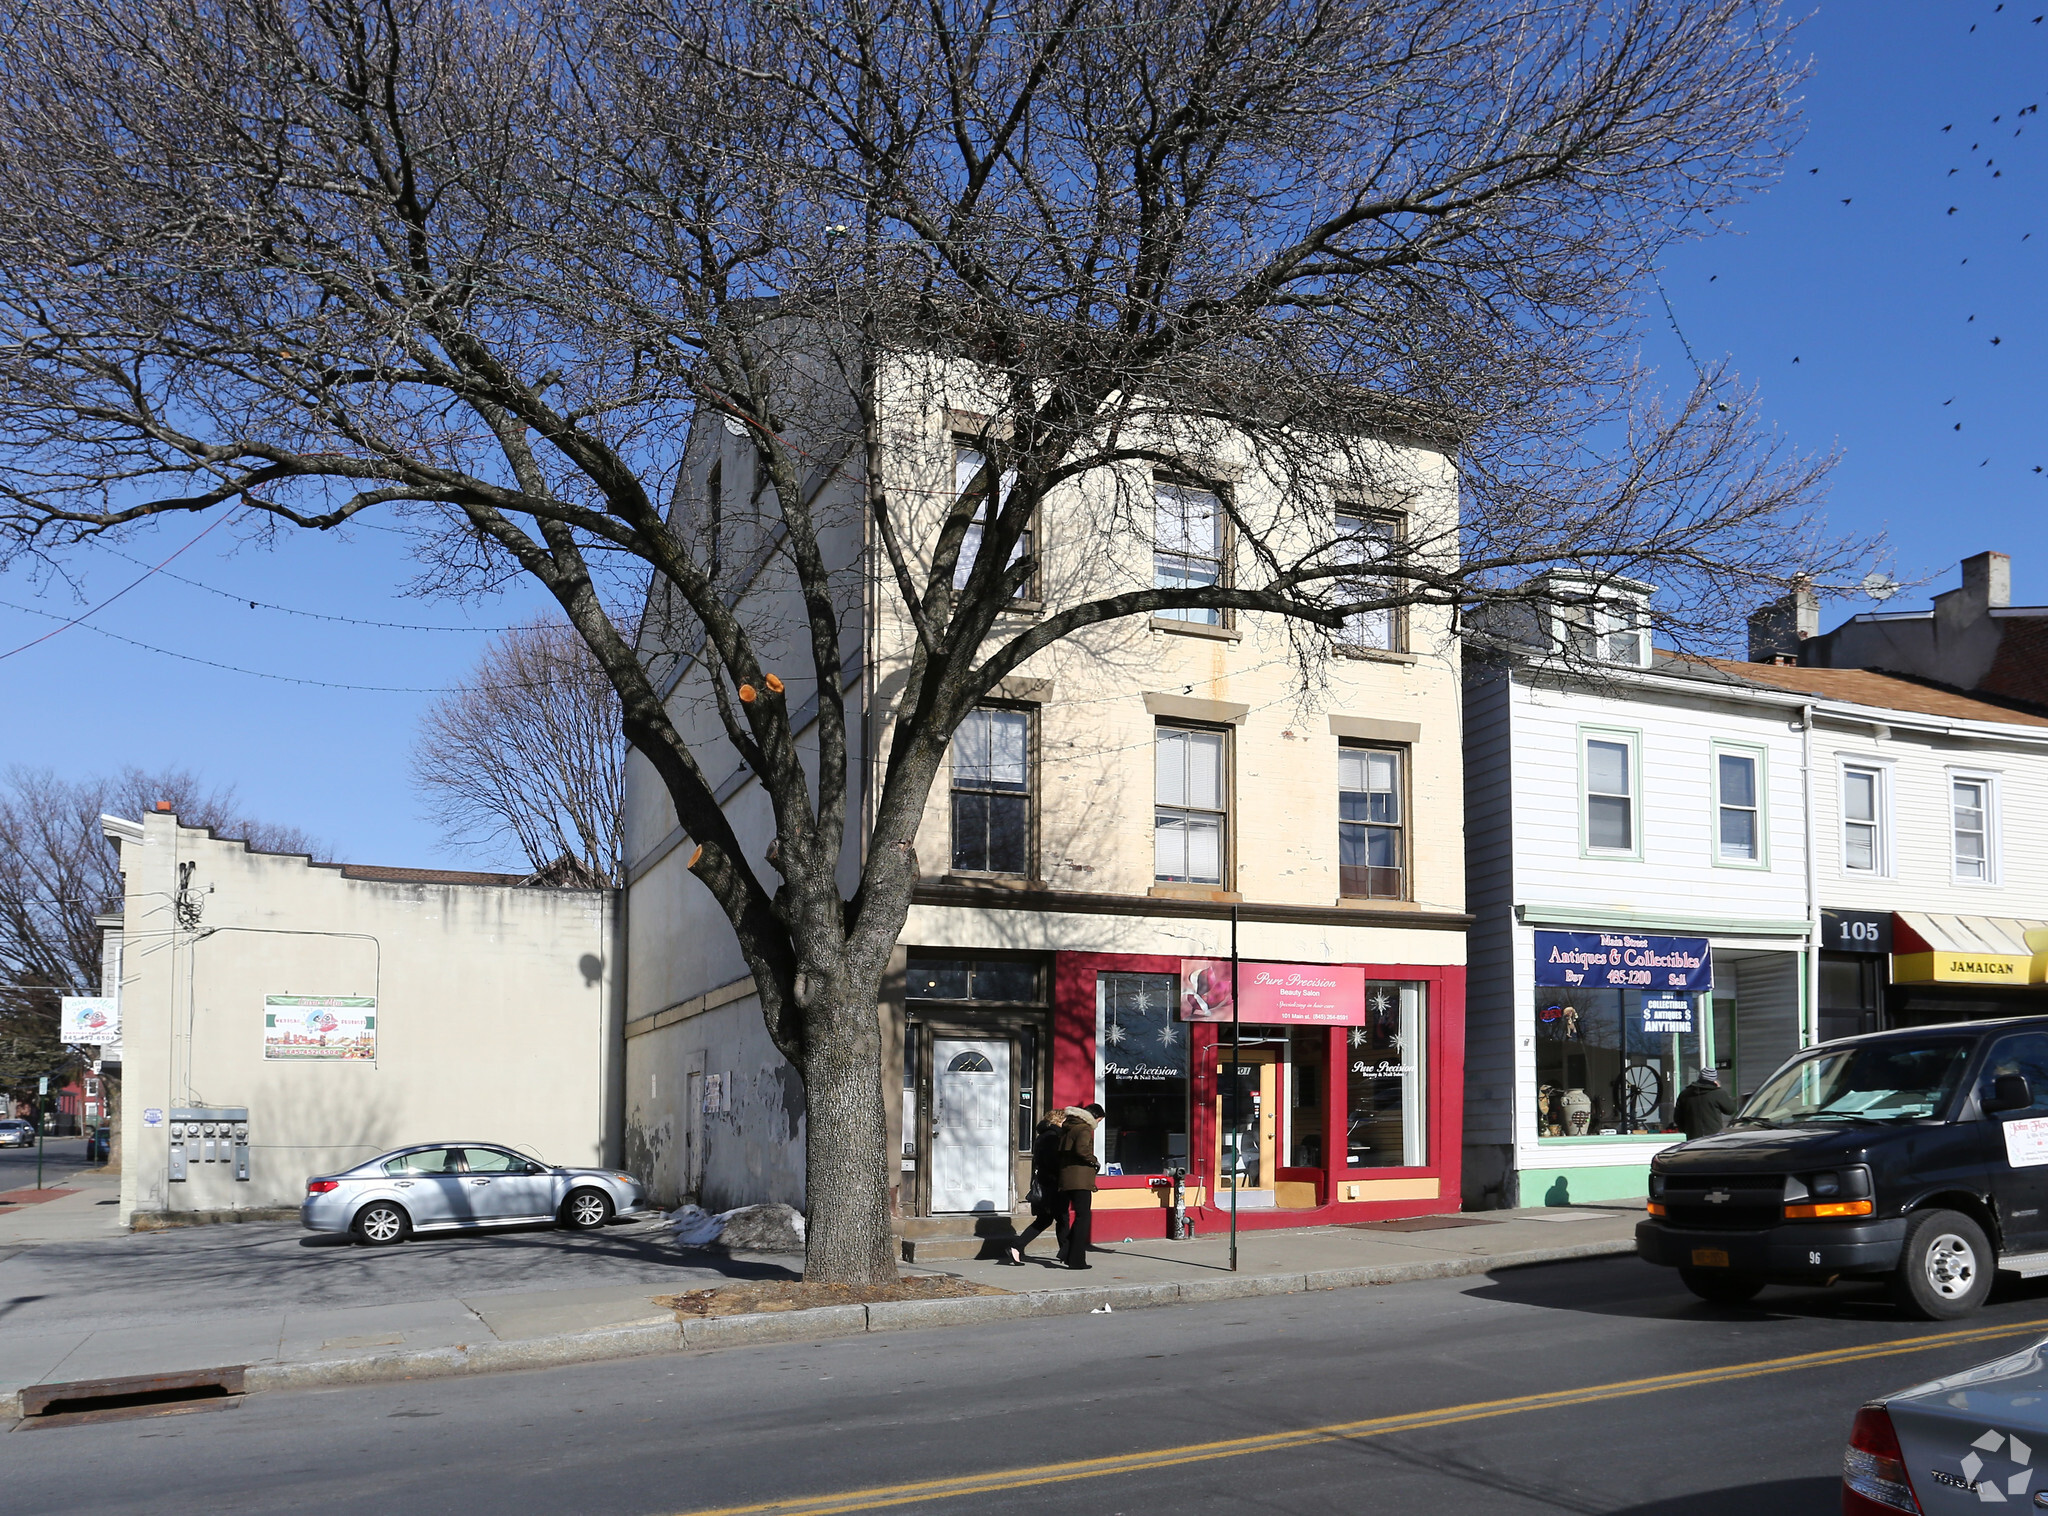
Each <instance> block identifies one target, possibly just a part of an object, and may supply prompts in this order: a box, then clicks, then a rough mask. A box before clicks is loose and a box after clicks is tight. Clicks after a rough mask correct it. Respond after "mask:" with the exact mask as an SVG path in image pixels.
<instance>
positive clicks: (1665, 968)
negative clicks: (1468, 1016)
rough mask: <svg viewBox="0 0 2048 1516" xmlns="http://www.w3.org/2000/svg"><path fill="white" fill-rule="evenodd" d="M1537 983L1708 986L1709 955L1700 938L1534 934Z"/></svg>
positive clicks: (1637, 987)
mask: <svg viewBox="0 0 2048 1516" xmlns="http://www.w3.org/2000/svg"><path fill="white" fill-rule="evenodd" d="M1536 983H1537V985H1538V987H1540V988H1545V989H1597V990H1710V989H1712V988H1713V987H1714V958H1713V953H1712V951H1711V950H1710V949H1709V948H1708V947H1707V939H1706V938H1704V937H1638V936H1636V935H1635V934H1633V933H1630V932H1538V933H1537V934H1536Z"/></svg>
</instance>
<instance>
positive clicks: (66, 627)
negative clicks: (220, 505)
mask: <svg viewBox="0 0 2048 1516" xmlns="http://www.w3.org/2000/svg"><path fill="white" fill-rule="evenodd" d="M232 515H234V512H232V511H230V512H228V513H226V514H225V515H221V516H216V517H214V519H213V520H212V521H210V522H208V523H207V524H206V525H205V526H204V527H202V528H201V529H200V530H199V532H198V534H197V535H196V536H194V537H193V539H192V540H191V541H190V542H188V543H186V544H185V546H184V547H181V548H179V549H178V550H177V551H176V552H173V553H172V554H170V556H169V557H167V558H165V559H164V560H163V562H162V563H157V564H154V565H152V566H151V567H150V570H149V573H146V574H143V575H141V576H140V577H138V578H136V579H134V580H133V581H131V582H130V583H128V584H126V585H123V586H122V587H121V588H120V589H118V590H116V591H114V593H113V594H111V595H109V596H107V598H106V599H104V600H102V601H101V602H100V603H99V604H98V605H96V606H94V607H93V608H92V609H91V610H89V611H80V612H79V613H78V614H77V615H76V616H73V617H72V618H71V619H70V620H69V621H64V618H63V617H62V616H50V619H51V620H52V621H64V624H63V625H62V626H60V627H58V628H56V630H54V631H48V632H45V633H43V635H42V636H40V637H37V638H34V639H32V640H31V641H28V642H24V643H23V644H22V645H21V646H20V647H17V648H9V649H8V650H7V651H6V652H4V653H0V663H5V662H6V661H7V660H8V659H9V658H12V657H13V656H14V655H15V654H16V653H25V652H27V651H28V650H29V649H30V648H32V647H37V646H40V645H41V644H42V643H45V642H48V641H49V640H50V639H51V638H52V637H56V636H60V635H61V634H63V633H65V632H68V631H70V630H71V628H73V627H74V626H77V625H79V624H80V623H81V622H83V621H84V620H85V618H86V617H88V616H96V615H98V614H99V613H100V612H101V611H103V610H105V609H106V608H107V607H108V606H110V605H112V604H113V603H114V602H115V601H116V600H119V599H120V598H121V597H122V596H123V595H125V594H127V593H128V591H129V590H132V589H134V588H135V586H136V585H138V584H140V583H142V581H143V580H144V579H147V578H148V577H149V576H150V574H157V573H161V572H162V571H163V567H164V564H165V563H169V562H170V561H171V559H172V558H175V557H177V556H178V553H182V552H184V551H185V550H186V549H187V548H191V547H193V546H195V545H197V543H198V541H199V539H200V538H201V537H204V536H205V535H206V534H207V533H208V532H210V531H212V530H213V529H214V528H215V527H217V526H219V525H220V524H221V523H222V522H223V521H226V520H228V519H229V517H230V516H232ZM16 609H20V607H16ZM33 614H35V615H38V616H49V615H50V613H49V612H48V611H36V612H34V613H33ZM91 630H93V631H95V632H96V631H98V630H99V628H98V627H93V628H91ZM108 635H110V636H111V635H112V634H111V633H109V634H108Z"/></svg>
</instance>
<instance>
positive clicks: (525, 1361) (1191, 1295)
mask: <svg viewBox="0 0 2048 1516" xmlns="http://www.w3.org/2000/svg"><path fill="white" fill-rule="evenodd" d="M97 1177H100V1176H93V1175H86V1176H81V1178H80V1180H78V1181H75V1182H77V1183H79V1184H80V1190H79V1193H77V1194H75V1195H70V1196H66V1197H63V1198H61V1199H58V1200H53V1201H49V1202H46V1203H42V1204H37V1205H32V1206H21V1207H19V1208H17V1209H16V1210H15V1211H13V1212H12V1213H5V1212H0V1257H4V1256H6V1255H7V1254H8V1253H9V1251H10V1249H11V1248H12V1247H13V1246H14V1245H16V1244H27V1243H32V1242H38V1241H44V1240H50V1241H58V1240H63V1241H70V1240H78V1239H84V1238H89V1237H97V1236H101V1235H105V1234H106V1233H108V1232H110V1231H111V1232H115V1233H118V1232H119V1228H118V1227H115V1226H112V1224H111V1221H110V1217H111V1214H112V1213H111V1208H107V1207H104V1206H103V1205H102V1203H101V1202H103V1201H104V1200H105V1199H106V1198H107V1196H108V1195H109V1194H110V1193H111V1191H110V1188H109V1184H110V1183H111V1179H110V1178H108V1179H104V1180H103V1181H102V1182H100V1183H98V1184H95V1183H93V1182H92V1181H93V1180H94V1179H95V1178H97ZM1639 1216H1640V1211H1639V1210H1638V1209H1631V1208H1625V1207H1590V1206H1589V1207H1570V1208H1561V1209H1529V1210H1522V1211H1496V1212H1489V1213H1485V1214H1483V1215H1472V1216H1457V1217H1428V1218H1419V1219H1417V1220H1414V1221H1408V1222H1394V1223H1381V1224H1378V1225H1365V1226H1350V1227H1326V1228H1319V1229H1315V1230H1304V1231H1298V1232H1253V1233H1246V1234H1244V1235H1243V1236H1242V1237H1241V1239H1240V1246H1239V1268H1238V1271H1237V1272H1236V1273H1232V1272H1230V1269H1229V1242H1228V1239H1227V1238H1226V1237H1202V1238H1197V1239H1194V1240H1192V1241H1189V1242H1184V1243H1168V1242H1163V1241H1162V1242H1122V1243H1115V1244H1110V1245H1107V1246H1105V1247H1104V1248H1103V1249H1101V1250H1099V1251H1098V1252H1096V1253H1095V1254H1094V1255H1093V1260H1094V1261H1093V1265H1092V1267H1091V1268H1090V1269H1089V1270H1087V1271H1086V1272H1077V1271H1071V1270H1067V1269H1062V1268H1057V1267H1053V1266H1050V1265H1048V1264H1044V1263H1042V1262H1034V1263H1032V1264H1029V1265H1027V1266H1026V1267H1024V1268H1021V1269H1020V1268H1014V1267H1006V1266H1004V1265H1001V1264H996V1263H989V1262H980V1261H950V1260H949V1261H948V1262H947V1263H946V1265H945V1266H944V1267H943V1268H941V1267H937V1266H934V1265H925V1266H915V1265H906V1266H905V1268H904V1272H905V1273H906V1274H955V1275H958V1276H960V1277H963V1278H967V1279H971V1280H973V1281H975V1282H976V1283H979V1284H984V1285H991V1286H994V1287H996V1288H998V1289H1001V1290H1005V1291H1009V1292H1011V1293H1010V1294H1007V1295H986V1296H977V1297H970V1298H966V1299H957V1300H928V1301H906V1302H897V1303H892V1304H887V1305H873V1306H859V1305H852V1306H831V1307H825V1308H822V1309H816V1310H808V1311H792V1312H781V1313H772V1314H771V1313H762V1314H757V1315H744V1316H728V1317H715V1318H708V1319H702V1320H695V1319H693V1320H691V1321H689V1322H687V1323H681V1324H679V1323H678V1322H677V1320H676V1318H675V1316H674V1314H673V1313H672V1312H670V1311H668V1310H666V1309H664V1308H662V1307H659V1306H657V1305H655V1304H654V1299H655V1297H656V1296H657V1295H660V1294H666V1293H672V1292H673V1291H674V1290H675V1289H677V1288H678V1287H682V1288H701V1287H702V1286H703V1284H704V1283H707V1282H713V1281H708V1280H704V1279H701V1278H700V1279H697V1280H693V1281H690V1282H689V1283H687V1284H685V1283H683V1282H682V1281H678V1282H677V1283H675V1284H668V1285H666V1286H664V1285H661V1284H650V1283H648V1282H646V1281H644V1280H643V1281H640V1282H635V1283H626V1284H612V1285H605V1286H600V1287H596V1288H582V1289H579V1288H551V1289H542V1290H528V1291H498V1292H487V1293H479V1294H473V1295H451V1296H448V1297H446V1298H438V1299H428V1300H413V1301H406V1302H396V1303H376V1304H359V1305H351V1306H343V1307H339V1308H334V1309H325V1310H320V1309H312V1310H309V1309H297V1308H290V1309H276V1308H270V1309H252V1310H249V1311H246V1312H237V1313H234V1314H228V1315H213V1316H202V1317H194V1316H191V1315H189V1314H183V1313H180V1314H177V1315H174V1316H173V1317H172V1319H166V1320H161V1321H154V1322H140V1321H133V1320H130V1321H127V1322H123V1323H121V1324H119V1325H115V1326H110V1327H109V1326H99V1325H93V1326H82V1325H80V1324H76V1323H73V1324H68V1325H65V1326H62V1327H55V1326H43V1327H37V1326H26V1327H17V1328H15V1329H13V1330H10V1329H9V1328H8V1325H7V1320H6V1315H5V1312H6V1309H7V1308H8V1306H9V1304H10V1303H9V1302H5V1301H0V1415H19V1414H20V1409H19V1406H20V1401H19V1397H18V1392H20V1391H22V1390H25V1389H29V1388H30V1387H32V1386H39V1385H52V1384H71V1383H76V1382H79V1381H86V1380H101V1379H114V1378H130V1377H139V1376H148V1375H159V1374H177V1373H187V1372H191V1371H196V1370H208V1369H224V1368H229V1367H246V1369H247V1370H248V1372H247V1374H246V1375H245V1376H243V1383H244V1384H245V1385H246V1388H248V1389H251V1390H257V1389H283V1388H310V1387H312V1386H316V1385H323V1384H347V1383H365V1382H371V1381H377V1380H391V1379H407V1378H419V1377H431V1376H439V1375H447V1374H460V1373H474V1372H485V1371H490V1370H496V1369H507V1368H532V1367H540V1366H544V1365H549V1364H560V1363H576V1362H589V1361H593V1360H596V1359H604V1358H618V1357H636V1356H641V1355H644V1354H649V1353H659V1352H675V1351H681V1350H684V1349H687V1348H709V1347H721V1346H738V1345H742V1344H746V1343H760V1342H787V1341H806V1340H811V1339H814V1338H822V1337H831V1336H844V1335H849V1334H852V1333H858V1332H867V1331H884V1330H904V1329H910V1328H915V1327H924V1326H947V1325H964V1324H967V1323H970V1322H974V1321H993V1320H1002V1319H1009V1318H1014V1317H1017V1316H1036V1315H1065V1314H1077V1313H1083V1312H1087V1311H1090V1310H1095V1309H1098V1308H1099V1307H1101V1306H1103V1305H1109V1306H1111V1307H1112V1308H1114V1309H1116V1310H1130V1309H1141V1308H1143V1307H1145V1306H1149V1305H1171V1304H1179V1303H1191V1302H1196V1301H1202V1300H1221V1299H1229V1298H1233V1297H1240V1296H1246V1295H1271V1294H1286V1293H1291V1292H1294V1291H1298V1290H1304V1289H1340V1288H1350V1287H1355V1286H1360V1285H1374V1284H1393V1283H1399V1282H1402V1281H1406V1280H1415V1279H1439V1278H1451V1277H1459V1276H1465V1275H1476V1274H1485V1273H1490V1272H1492V1271H1493V1270H1496V1269H1502V1268H1513V1267H1518V1266H1523V1265H1528V1264H1534V1263H1548V1262H1557V1261H1562V1260H1566V1259H1572V1258H1589V1257H1598V1256H1603V1255H1608V1254H1616V1253H1628V1252H1632V1251H1633V1250H1634V1228H1635V1223H1636V1221H1637V1220H1638V1219H1639ZM238 1230H239V1229H238ZM252 1230H253V1229H252ZM1050 1243H1051V1239H1050V1237H1047V1238H1043V1239H1041V1240H1040V1244H1039V1248H1040V1249H1041V1252H1042V1253H1049V1252H1050ZM678 1259H679V1261H682V1260H684V1259H687V1262H688V1265H689V1266H690V1268H689V1270H688V1271H689V1272H691V1273H697V1272H699V1271H716V1272H717V1273H721V1274H724V1275H726V1276H728V1277H732V1278H748V1277H751V1278H760V1277H762V1276H763V1275H778V1274H783V1273H788V1274H790V1275H794V1274H795V1273H796V1272H797V1271H798V1270H799V1269H800V1268H801V1260H799V1259H797V1258H795V1257H794V1256H767V1255H763V1256H754V1257H749V1256H745V1255H738V1256H734V1257H732V1258H730V1259H728V1258H723V1257H721V1256H719V1255H715V1254H705V1253H692V1254H687V1255H678Z"/></svg>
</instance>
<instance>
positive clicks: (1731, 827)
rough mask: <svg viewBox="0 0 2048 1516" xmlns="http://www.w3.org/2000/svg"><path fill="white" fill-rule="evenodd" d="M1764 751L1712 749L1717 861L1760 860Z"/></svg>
mask: <svg viewBox="0 0 2048 1516" xmlns="http://www.w3.org/2000/svg"><path fill="white" fill-rule="evenodd" d="M1762 781H1763V755H1762V754H1761V753H1754V752H1730V751H1728V750H1726V749H1719V748H1717V749H1716V750H1715V752H1714V858H1715V861H1716V862H1719V863H1762V862H1763V861H1764V832H1763V814H1764V813H1763V795H1762Z"/></svg>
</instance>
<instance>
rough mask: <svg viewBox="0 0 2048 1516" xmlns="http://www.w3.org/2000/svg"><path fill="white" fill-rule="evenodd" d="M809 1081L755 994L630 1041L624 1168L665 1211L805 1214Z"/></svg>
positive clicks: (627, 1066)
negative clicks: (686, 1206) (777, 1040)
mask: <svg viewBox="0 0 2048 1516" xmlns="http://www.w3.org/2000/svg"><path fill="white" fill-rule="evenodd" d="M804 1123H805V1118H804V1090H803V1079H802V1077H801V1076H800V1075H799V1074H798V1073H797V1071H796V1070H795V1069H794V1068H793V1067H791V1066H790V1064H789V1062H788V1061H787V1060H786V1059H785V1058H784V1057H783V1056H782V1054H781V1053H780V1052H778V1051H777V1050H776V1048H775V1045H774V1044H773V1043H771V1042H770V1041H769V1040H768V1028H767V1027H766V1026H765V1025H764V1024H763V1023H762V1020H761V1007H760V1002H759V1001H758V1000H757V999H756V998H755V997H754V996H753V995H751V994H748V995H746V996H745V997H744V998H741V999H738V1000H733V1001H730V1002H729V1003H727V1004H724V1005H721V1006H717V1007H716V1008H714V1009H711V1010H706V1011H702V1012H699V1013H698V1014H696V1015H694V1016H690V1017H688V1018H686V1019H683V1020H679V1021H675V1022H672V1023H671V1024H669V1025H667V1026H661V1027H657V1028H655V1029H653V1030H650V1031H645V1032H641V1033H639V1034H637V1035H635V1036H633V1037H631V1038H629V1039H628V1041H627V1043H626V1118H625V1142H624V1150H623V1151H624V1162H625V1166H626V1167H627V1168H628V1169H630V1170H632V1171H633V1172H634V1173H636V1174H639V1175H640V1176H641V1177H642V1178H644V1179H645V1180H646V1181H647V1182H648V1184H649V1186H650V1187H651V1188H652V1190H653V1193H654V1198H655V1199H656V1201H658V1202H659V1203H660V1204H662V1205H664V1206H674V1205H677V1204H679V1203H681V1202H682V1201H684V1200H686V1199H695V1200H696V1202H697V1203H698V1204H699V1205H702V1206H704V1207H705V1208H706V1209H708V1210H713V1211H722V1210H727V1209H730V1208H731V1207H733V1206H736V1205H752V1204H755V1203H758V1202H761V1201H769V1200H779V1201H783V1202H785V1203H786V1204H789V1205H793V1206H795V1207H796V1208H797V1209H798V1210H802V1209H803V1207H804V1133H805V1124H804Z"/></svg>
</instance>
